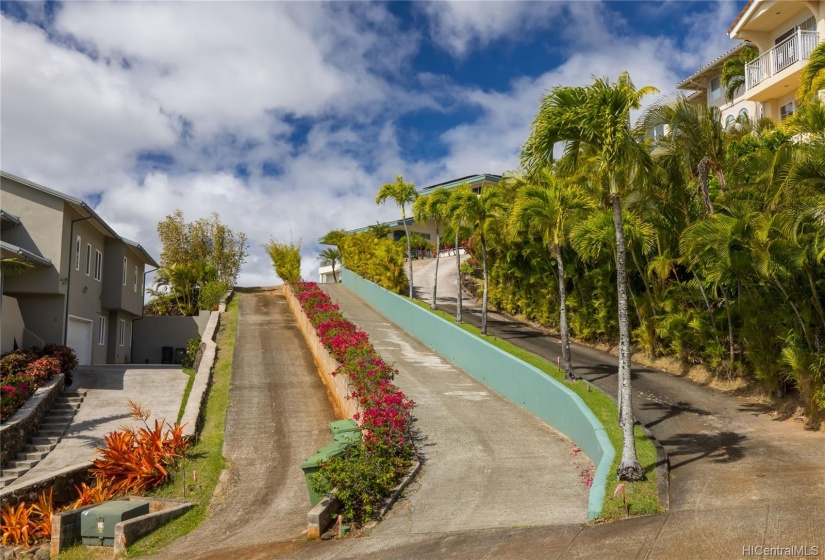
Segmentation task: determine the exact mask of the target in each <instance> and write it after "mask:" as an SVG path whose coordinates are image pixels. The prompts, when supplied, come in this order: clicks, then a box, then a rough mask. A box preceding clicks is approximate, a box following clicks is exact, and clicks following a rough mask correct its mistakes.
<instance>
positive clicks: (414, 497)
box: [321, 284, 589, 537]
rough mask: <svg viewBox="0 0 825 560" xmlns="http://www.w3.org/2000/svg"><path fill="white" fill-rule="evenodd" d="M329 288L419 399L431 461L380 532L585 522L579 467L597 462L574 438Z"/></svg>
mask: <svg viewBox="0 0 825 560" xmlns="http://www.w3.org/2000/svg"><path fill="white" fill-rule="evenodd" d="M321 288H322V289H323V290H325V291H326V292H327V293H328V294H329V295H330V297H331V298H332V299H333V301H335V302H336V303H337V304H338V305H339V306H340V307H341V311H342V312H343V313H344V315H345V316H346V317H347V319H349V320H350V321H352V322H353V323H355V324H357V325H358V326H359V327H360V328H362V329H363V330H364V331H366V332H367V334H369V337H370V340H371V341H372V343H373V345H374V346H375V348H376V349H377V350H378V352H379V353H380V354H381V356H382V357H383V358H384V359H385V360H386V361H388V362H389V363H391V364H393V365H394V366H395V368H396V369H398V371H399V375H398V376H397V377H396V379H395V383H396V384H397V385H398V386H399V387H400V388H401V389H402V390H403V391H404V392H405V393H406V394H407V395H408V396H409V397H410V398H412V399H413V400H414V401H415V402H416V404H417V406H416V409H415V416H416V419H417V420H416V423H415V426H416V429H417V430H418V431H419V432H420V434H421V435H422V436H423V440H422V441H421V442H420V449H421V451H422V452H423V454H424V456H425V460H426V462H425V464H424V468H423V470H422V472H421V473H420V474H419V476H418V477H417V479H416V482H415V483H414V485H413V487H412V489H411V490H410V491H408V492H407V495H408V497H407V498H406V499H405V500H403V501H402V502H400V503H399V504H397V505H396V506H395V507H394V508H393V511H392V512H391V513H390V514H389V515H388V516H387V517H386V519H385V520H384V521H383V522H382V523H381V524H380V525H379V526H378V528H377V529H376V530H375V531H374V534H375V535H376V536H382V537H384V536H388V537H389V536H393V537H394V536H400V535H418V536H421V535H432V534H434V533H443V532H451V531H463V530H469V529H487V528H492V527H514V526H532V525H551V524H566V523H580V522H584V521H586V519H587V500H588V489H587V488H586V487H585V486H584V484H583V483H582V482H581V481H580V480H579V473H580V469H581V468H583V467H584V466H585V464H588V465H589V462H588V461H587V460H586V459H584V458H582V457H581V456H578V457H573V456H571V451H572V450H573V445H572V444H571V443H570V442H569V441H568V440H567V439H565V438H563V437H562V436H561V435H559V434H558V433H557V432H556V431H554V430H553V429H551V428H550V427H549V426H547V425H546V424H544V423H542V422H541V421H540V420H539V419H537V418H536V417H534V416H532V415H531V414H529V413H527V412H525V411H523V410H522V409H520V408H518V407H517V406H516V405H514V404H512V403H510V402H509V401H507V400H505V399H503V398H502V397H500V396H498V395H497V394H495V393H493V392H492V391H490V390H488V388H487V387H486V386H485V385H483V384H481V383H479V382H477V381H476V380H475V379H473V378H472V377H470V376H469V375H467V374H466V373H464V372H462V371H460V370H458V369H457V368H455V367H454V366H452V365H451V364H449V363H448V362H447V361H446V360H443V359H442V358H441V357H439V356H438V355H437V354H435V353H434V352H433V351H432V350H430V349H429V348H427V347H426V346H424V345H423V344H422V343H421V342H419V341H418V340H417V339H415V338H413V337H412V336H410V335H409V334H407V333H406V332H404V331H403V330H401V329H400V328H399V327H397V326H396V325H394V324H392V323H390V322H389V321H388V320H387V319H386V318H385V317H384V316H383V315H381V314H379V313H378V312H376V311H375V310H374V309H373V308H372V307H369V306H368V305H367V304H365V303H364V302H363V301H362V300H360V299H359V298H358V297H357V296H355V295H354V294H353V293H352V292H350V291H349V290H347V289H346V288H345V287H344V286H342V285H331V284H322V285H321ZM574 463H578V464H579V467H577V466H576V465H575V464H574Z"/></svg>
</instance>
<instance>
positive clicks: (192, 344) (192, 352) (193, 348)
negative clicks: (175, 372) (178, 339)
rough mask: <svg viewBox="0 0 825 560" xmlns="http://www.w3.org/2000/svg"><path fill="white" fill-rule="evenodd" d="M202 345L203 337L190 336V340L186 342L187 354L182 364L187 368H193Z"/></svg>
mask: <svg viewBox="0 0 825 560" xmlns="http://www.w3.org/2000/svg"><path fill="white" fill-rule="evenodd" d="M200 347H201V339H200V338H190V339H189V342H187V343H186V354H184V356H183V362H182V363H181V365H182V366H183V367H185V368H191V367H194V366H195V359H196V358H197V357H198V351H199V350H200Z"/></svg>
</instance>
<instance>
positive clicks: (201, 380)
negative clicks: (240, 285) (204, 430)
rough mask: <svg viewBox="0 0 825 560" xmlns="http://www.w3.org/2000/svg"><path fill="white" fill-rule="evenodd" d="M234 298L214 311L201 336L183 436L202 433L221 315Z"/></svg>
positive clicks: (184, 411)
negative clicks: (200, 348)
mask: <svg viewBox="0 0 825 560" xmlns="http://www.w3.org/2000/svg"><path fill="white" fill-rule="evenodd" d="M231 297H232V292H229V293H228V294H227V295H226V296H225V297H224V299H223V301H222V302H221V303H220V305H219V306H218V310H217V311H212V312H211V313H210V315H209V321H208V322H207V323H206V326H205V328H204V330H203V334H202V336H201V347H202V353H201V359H200V363H199V364H198V371H197V373H196V374H195V381H193V382H192V390H191V391H190V392H189V400H187V401H186V408H184V409H183V417H182V418H181V421H180V423H181V424H186V426H185V427H184V429H183V434H184V435H187V436H192V435H195V434H196V433H199V432H200V428H201V423H202V422H203V409H204V408H205V407H206V392H207V389H209V385H210V384H211V383H212V370H213V368H214V367H215V361H216V359H217V357H218V345H217V344H215V335H216V334H217V333H218V327H219V326H220V323H221V313H224V312H226V302H227V301H229V299H230V298H231Z"/></svg>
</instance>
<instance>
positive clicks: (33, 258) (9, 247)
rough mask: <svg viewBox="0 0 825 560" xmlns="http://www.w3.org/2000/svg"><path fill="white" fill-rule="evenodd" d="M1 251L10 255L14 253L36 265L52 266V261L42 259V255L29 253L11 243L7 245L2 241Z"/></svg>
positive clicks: (0, 243) (0, 244) (0, 242)
mask: <svg viewBox="0 0 825 560" xmlns="http://www.w3.org/2000/svg"><path fill="white" fill-rule="evenodd" d="M0 249H2V250H3V251H6V252H9V253H14V254H16V255H17V256H19V257H22V258H23V259H25V260H27V261H31V262H33V263H36V264H42V265H43V266H51V265H52V261H50V260H49V259H47V258H45V257H41V256H40V255H36V254H34V253H32V252H31V251H27V250H26V249H23V248H21V247H18V246H17V245H12V244H11V243H7V242H5V241H0Z"/></svg>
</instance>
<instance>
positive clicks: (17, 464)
mask: <svg viewBox="0 0 825 560" xmlns="http://www.w3.org/2000/svg"><path fill="white" fill-rule="evenodd" d="M36 464H37V461H34V460H30V459H25V460H21V461H18V460H17V459H12V460H11V461H9V462H8V464H7V465H6V468H5V469H3V472H6V469H8V470H17V469H25V470H27V471H30V470H31V468H32V467H33V466H35V465H36Z"/></svg>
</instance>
